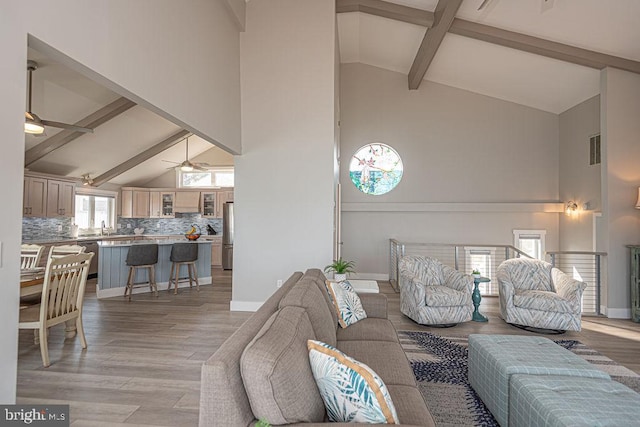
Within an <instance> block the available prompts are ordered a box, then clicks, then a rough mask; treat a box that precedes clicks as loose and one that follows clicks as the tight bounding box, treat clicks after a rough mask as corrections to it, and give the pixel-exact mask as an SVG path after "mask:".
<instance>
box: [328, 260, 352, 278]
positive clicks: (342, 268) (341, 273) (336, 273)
mask: <svg viewBox="0 0 640 427" xmlns="http://www.w3.org/2000/svg"><path fill="white" fill-rule="evenodd" d="M354 266H355V262H353V261H345V260H343V259H342V258H340V259H337V260H334V261H333V262H332V263H331V264H329V265H327V266H326V267H325V268H324V272H325V273H330V272H333V279H334V280H335V281H337V282H343V281H345V280H347V273H355V271H354V270H353V267H354Z"/></svg>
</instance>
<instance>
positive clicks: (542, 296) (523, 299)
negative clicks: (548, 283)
mask: <svg viewBox="0 0 640 427" xmlns="http://www.w3.org/2000/svg"><path fill="white" fill-rule="evenodd" d="M513 305H515V306H516V307H520V308H526V309H529V310H541V311H550V312H556V313H573V312H574V310H573V308H572V306H571V302H569V301H568V300H566V299H564V298H562V297H561V296H560V295H558V294H556V293H555V292H548V291H537V290H529V289H516V290H515V294H514V296H513Z"/></svg>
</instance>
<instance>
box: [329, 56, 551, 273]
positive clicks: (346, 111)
mask: <svg viewBox="0 0 640 427" xmlns="http://www.w3.org/2000/svg"><path fill="white" fill-rule="evenodd" d="M373 141H380V142H384V143H387V144H389V145H391V146H392V147H394V148H395V149H396V150H397V151H398V153H399V154H400V156H401V157H402V159H403V163H404V176H403V178H402V181H401V182H400V184H399V185H398V187H397V188H396V189H395V190H393V191H391V192H390V193H387V194H385V195H382V196H370V195H366V194H363V193H361V192H359V191H358V190H357V189H356V188H355V187H354V186H353V185H352V184H351V182H350V180H349V175H348V162H349V160H350V158H351V156H352V155H353V153H354V152H355V151H356V150H357V149H358V148H359V147H361V146H362V145H364V144H366V143H368V142H373ZM558 150H559V119H558V116H557V115H555V114H551V113H546V112H543V111H540V110H536V109H533V108H528V107H524V106H521V105H517V104H513V103H509V102H505V101H501V100H498V99H495V98H490V97H487V96H483V95H478V94H474V93H471V92H467V91H464V90H460V89H455V88H452V87H448V86H444V85H440V84H436V83H432V82H429V81H425V82H423V84H422V85H421V87H420V89H419V90H417V91H409V90H407V81H406V76H405V75H403V74H400V73H395V72H391V71H386V70H382V69H379V68H375V67H372V66H368V65H363V64H343V65H342V68H341V150H340V157H341V177H340V180H341V183H342V197H343V198H342V201H343V206H342V211H343V213H342V220H343V224H342V236H343V239H342V240H343V241H344V246H343V256H344V258H347V259H352V260H355V261H356V264H357V268H356V269H357V271H358V273H361V274H363V275H367V274H369V275H373V276H374V277H377V276H375V275H381V274H382V275H384V274H388V249H387V245H388V242H387V239H389V238H391V237H395V238H398V239H401V240H406V241H423V242H435V243H477V244H512V242H513V232H512V230H513V229H521V228H525V229H531V228H533V229H546V230H547V242H546V243H547V249H548V250H557V249H558V237H557V236H558V214H557V213H543V212H541V209H540V205H539V203H538V202H557V201H558V196H559V195H558V180H559V177H558V169H559V161H558ZM404 203H410V204H411V205H404ZM505 203H508V204H513V205H509V206H510V208H509V209H506V208H505V205H504V204H505ZM407 206H410V209H413V210H415V211H414V212H407V211H406V210H407ZM381 208H382V209H384V210H387V212H384V213H380V212H374V211H375V210H378V209H381ZM414 208H415V209H414ZM511 208H512V209H511ZM436 210H444V211H443V212H436ZM509 210H511V211H510V212H508V211H509ZM480 211H486V212H480Z"/></svg>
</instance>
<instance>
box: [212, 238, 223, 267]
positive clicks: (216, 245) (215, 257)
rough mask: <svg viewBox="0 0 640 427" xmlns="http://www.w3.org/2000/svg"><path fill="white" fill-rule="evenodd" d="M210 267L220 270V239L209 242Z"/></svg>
mask: <svg viewBox="0 0 640 427" xmlns="http://www.w3.org/2000/svg"><path fill="white" fill-rule="evenodd" d="M211 267H212V268H222V239H214V240H212V241H211Z"/></svg>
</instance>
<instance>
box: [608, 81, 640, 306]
mask: <svg viewBox="0 0 640 427" xmlns="http://www.w3.org/2000/svg"><path fill="white" fill-rule="evenodd" d="M601 97H602V106H601V107H602V110H601V111H602V113H601V118H600V119H601V129H602V144H603V146H602V205H603V210H602V215H603V217H602V220H601V221H599V224H600V230H598V236H599V238H600V239H601V241H599V242H598V244H599V245H600V246H601V247H602V250H604V251H606V252H607V253H608V256H607V260H608V268H607V286H608V288H607V291H606V293H607V295H606V297H607V301H606V305H607V312H606V314H607V316H608V317H621V318H629V317H630V315H631V310H630V291H629V289H630V286H629V281H630V268H629V265H630V262H629V258H630V255H629V249H628V248H626V245H629V244H635V245H637V244H638V243H640V219H639V217H640V212H638V211H637V210H636V209H634V206H635V203H636V200H637V197H638V186H639V185H640V167H638V159H640V143H639V142H638V135H640V119H639V118H640V75H638V74H634V73H630V72H627V71H622V70H617V69H615V68H606V69H605V70H603V71H602V79H601Z"/></svg>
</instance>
